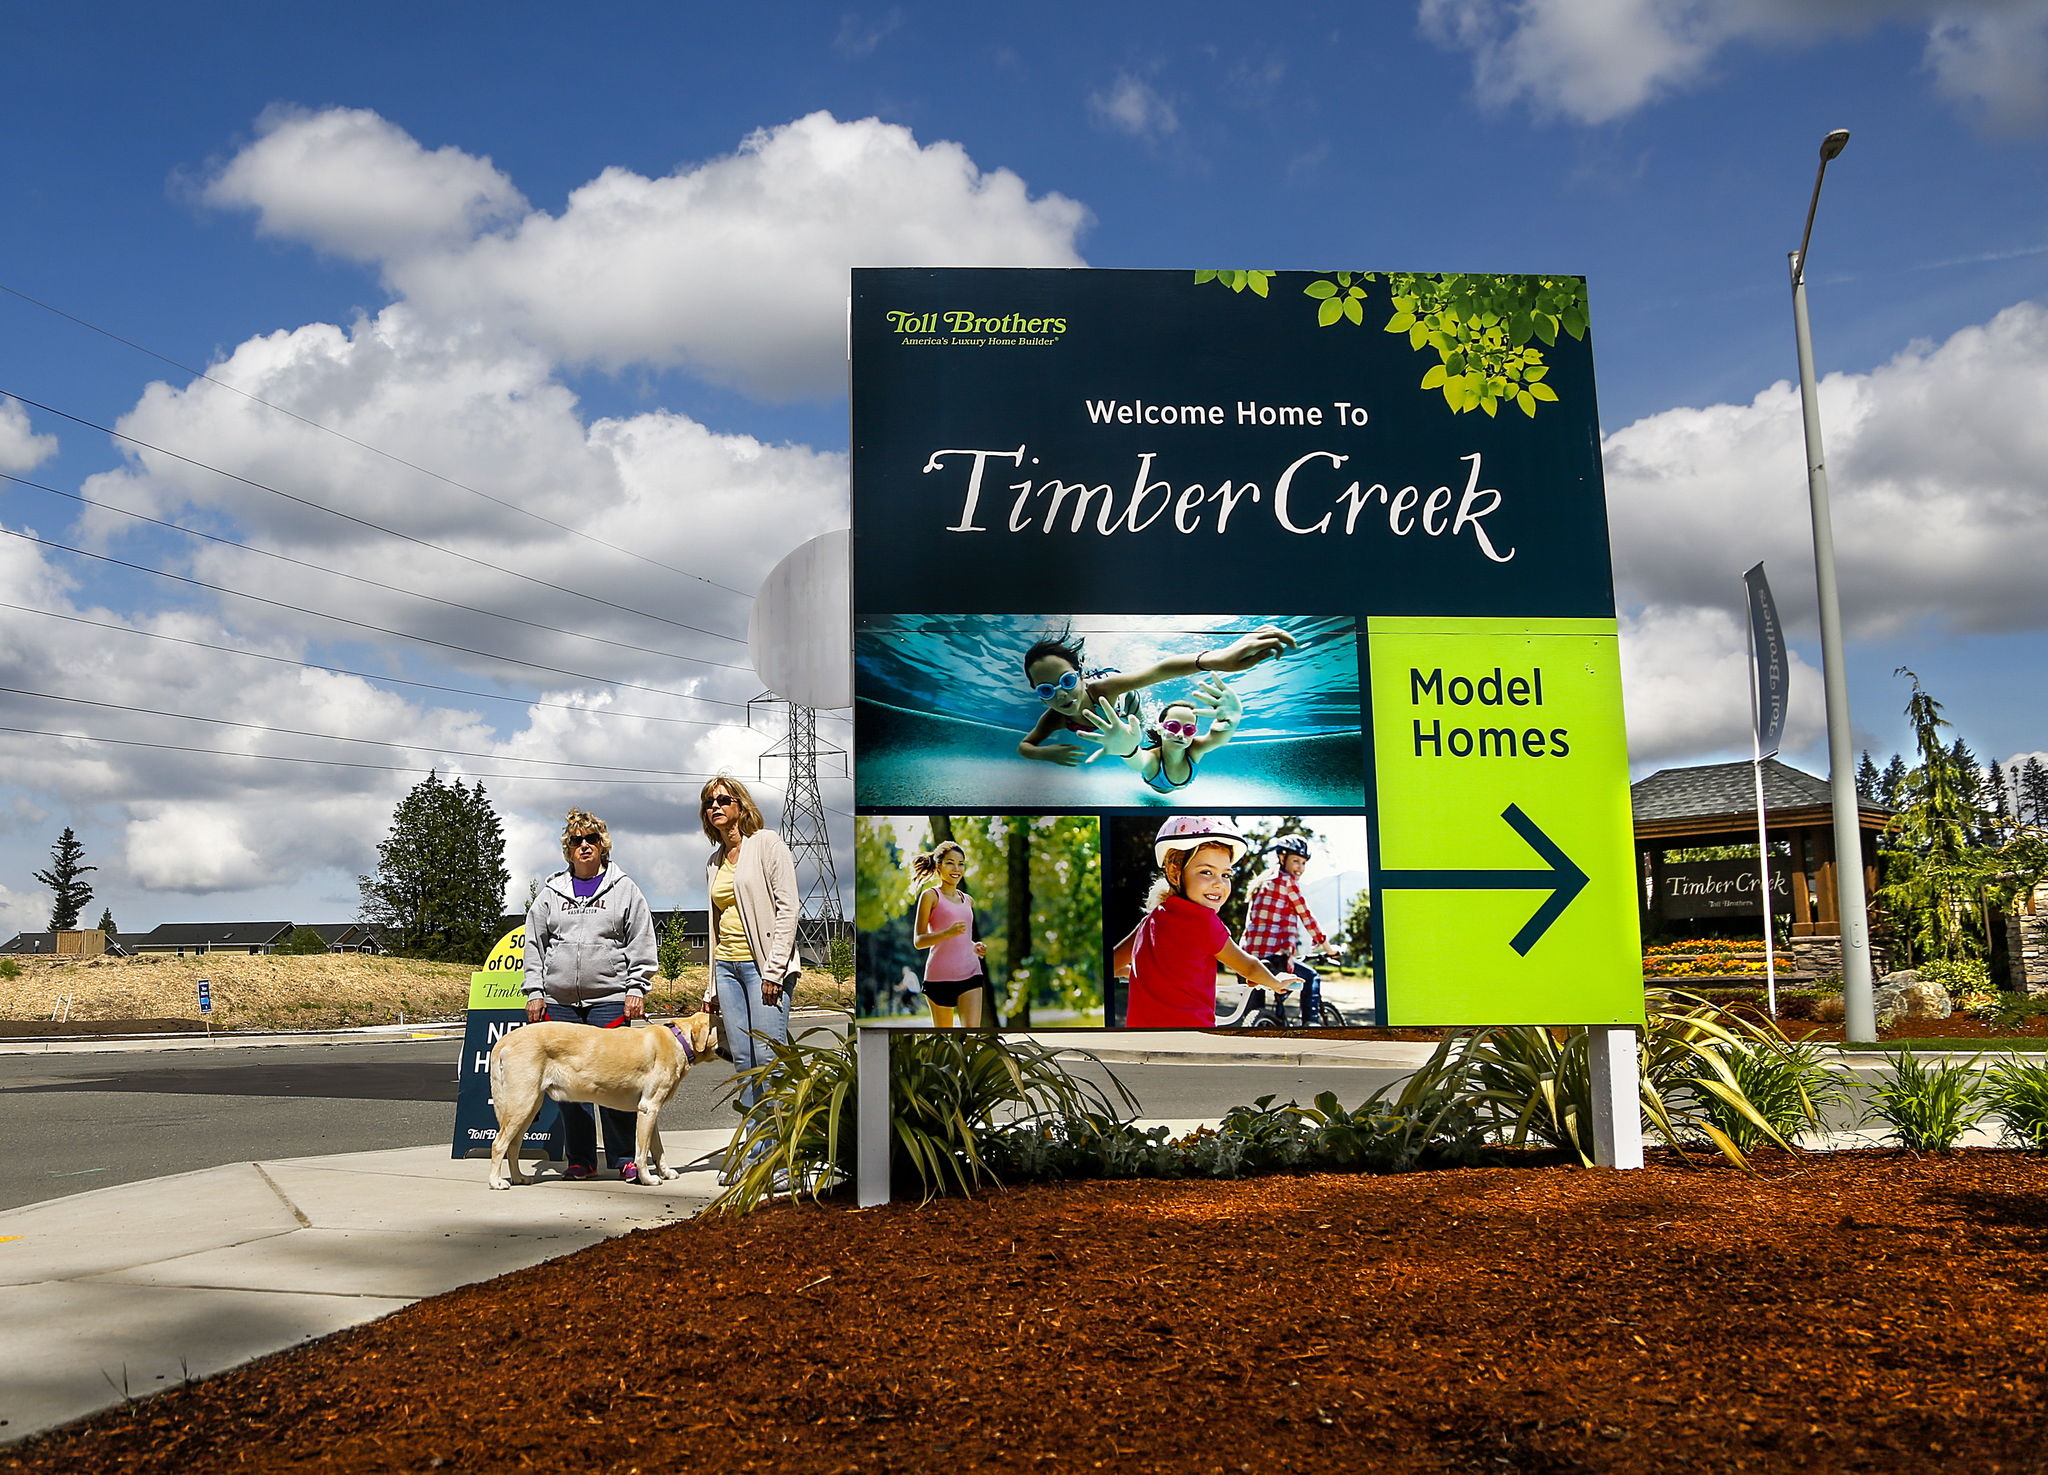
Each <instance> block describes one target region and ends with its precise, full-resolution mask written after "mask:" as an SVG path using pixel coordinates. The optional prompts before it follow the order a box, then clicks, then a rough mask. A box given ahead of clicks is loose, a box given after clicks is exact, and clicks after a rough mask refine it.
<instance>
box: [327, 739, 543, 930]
mask: <svg viewBox="0 0 2048 1475" xmlns="http://www.w3.org/2000/svg"><path fill="white" fill-rule="evenodd" d="M510 880H511V873H510V872H508V871H507V870H506V869H505V836H504V831H503V830H502V828H501V827H500V826H499V823H498V815H497V811H496V810H494V809H493V808H492V807H491V802H490V799H489V798H488V797H487V796H486V795H485V793H484V788H483V785H482V784H478V785H477V786H476V787H475V788H473V789H472V788H470V787H469V786H468V785H466V784H464V783H463V782H462V781H461V780H460V779H457V780H456V781H455V782H454V783H453V784H444V783H443V782H441V777H440V775H439V774H438V773H429V774H428V775H427V776H426V778H424V779H423V780H421V781H420V782H419V783H418V784H417V785H415V786H414V788H413V790H412V792H411V793H409V794H407V795H406V796H405V797H404V798H403V799H401V800H399V802H398V808H397V809H396V810H395V811H394V812H393V813H392V816H391V835H390V838H389V839H387V840H385V842H384V843H383V844H382V845H379V846H378V847H377V873H376V874H375V875H374V876H361V877H358V878H357V885H358V889H359V890H360V891H361V893H362V898H363V901H362V913H361V915H362V920H363V921H365V922H367V923H370V924H372V925H374V926H379V927H382V928H384V929H385V930H386V935H387V936H388V937H389V939H390V950H391V951H392V952H394V953H398V954H400V955H402V956H405V957H414V958H436V959H440V960H442V961H445V962H482V961H483V959H484V958H485V957H486V956H487V955H488V954H489V952H490V950H491V944H492V943H494V942H496V941H497V938H498V922H499V919H500V917H501V916H502V915H503V913H502V908H503V906H504V899H505V886H506V883H507V882H509V881H510Z"/></svg>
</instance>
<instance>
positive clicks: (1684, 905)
mask: <svg viewBox="0 0 2048 1475" xmlns="http://www.w3.org/2000/svg"><path fill="white" fill-rule="evenodd" d="M1762 879H1763V878H1762V877H1760V876H1758V875H1757V868H1756V862H1755V861H1753V860H1687V861H1678V862H1675V863H1673V864H1671V865H1667V866H1665V867H1664V868H1663V869H1662V870H1661V871H1660V872H1659V873H1658V875H1657V895H1656V902H1655V905H1656V910H1657V915H1658V916H1660V917H1755V916H1761V915H1762V909H1761V908H1760V907H1759V906H1758V905H1757V892H1758V890H1759V888H1760V886H1761V885H1762ZM1771 903H1772V905H1771V910H1772V911H1775V912H1789V911H1790V910H1792V879H1791V876H1790V875H1789V874H1788V870H1787V868H1786V867H1785V865H1784V863H1783V862H1782V861H1781V862H1777V863H1774V864H1773V865H1772V867H1771Z"/></svg>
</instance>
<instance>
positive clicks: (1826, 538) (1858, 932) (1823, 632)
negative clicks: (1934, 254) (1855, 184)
mask: <svg viewBox="0 0 2048 1475" xmlns="http://www.w3.org/2000/svg"><path fill="white" fill-rule="evenodd" d="M1848 142H1849V130H1848V129H1846V128H1837V129H1836V130H1835V131H1834V132H1832V133H1830V134H1829V135H1828V136H1827V137H1826V138H1825V139H1824V140H1822V142H1821V146H1820V168H1819V170H1818V171H1817V172H1816V173H1815V174H1814V176H1813V199H1812V202H1811V203H1809V204H1808V205H1807V207H1806V229H1805V231H1804V232H1803V233H1802V234H1801V235H1800V237H1799V249H1798V250H1797V251H1795V252H1793V253H1792V259H1791V266H1792V326H1793V332H1794V334H1795V335H1796V336H1797V338H1798V342H1799V404H1800V409H1801V410H1802V411H1803V413H1804V416H1805V421H1806V492H1807V499H1808V501H1809V502H1810V503H1811V505H1812V509H1813V573H1814V583H1815V585H1816V586H1817V592H1818V594H1819V596H1820V654H1821V676H1822V682H1823V685H1824V687H1825V689H1826V692H1827V714H1828V770H1829V771H1828V785H1829V788H1830V790H1831V791H1832V794H1833V799H1834V822H1835V823H1834V832H1835V897H1836V905H1835V910H1836V912H1837V914H1838V915H1839V916H1840V918H1841V943H1842V1006H1843V1016H1844V1017H1843V1021H1842V1024H1843V1030H1842V1032H1843V1034H1844V1035H1846V1036H1847V1037H1848V1038H1849V1039H1850V1040H1852V1041H1863V1042H1871V1041H1875V1040H1876V1039H1877V1013H1876V1009H1875V1007H1874V1006H1873V1004H1872V1002H1871V979H1870V913H1869V903H1868V901H1867V899H1866V898H1865V896H1864V892H1863V827H1862V825H1861V823H1860V822H1859V819H1858V816H1857V799H1856V770H1855V767H1854V765H1853V762H1852V760H1851V758H1850V747H1851V742H1850V730H1849V677H1848V672H1847V669H1846V662H1845V660H1844V658H1843V654H1842V602H1841V595H1840V591H1839V589H1838V588H1837V585H1836V582H1835V531H1834V520H1833V518H1832V517H1831V516H1830V514H1829V511H1828V472H1827V463H1826V460H1825V458H1824V457H1823V456H1822V454H1821V444H1820V404H1819V400H1818V398H1817V397H1816V395H1815V392H1814V384H1813V330H1812V329H1811V327H1809V326H1808V324H1807V320H1806V247H1807V243H1808V242H1809V241H1810V240H1811V239H1812V238H1813V216H1814V212H1815V211H1816V210H1818V209H1819V208H1820V186H1821V181H1822V180H1823V179H1825V178H1826V177H1827V172H1828V161H1829V160H1830V159H1833V158H1834V157H1835V156H1836V155H1838V154H1840V153H1841V152H1842V150H1843V148H1844V147H1846V146H1847V144H1848Z"/></svg>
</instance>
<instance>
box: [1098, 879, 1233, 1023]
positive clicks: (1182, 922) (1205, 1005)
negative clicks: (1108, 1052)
mask: <svg viewBox="0 0 2048 1475" xmlns="http://www.w3.org/2000/svg"><path fill="white" fill-rule="evenodd" d="M1229 941H1230V929H1229V928H1228V927H1225V926H1224V925H1223V919H1222V918H1221V917H1219V916H1217V915H1216V913H1214V912H1212V911H1210V910H1209V909H1208V908H1207V907H1205V906H1202V905H1201V904H1199V903H1197V902H1192V901H1189V900H1188V899H1187V898H1186V897H1184V896H1169V897H1167V898H1166V900H1164V901H1162V902H1160V903H1159V905H1158V906H1156V907H1154V908H1153V909H1152V910H1151V911H1149V912H1147V913H1146V914H1145V920H1144V921H1142V922H1140V923H1139V924H1138V941H1137V943H1136V945H1135V946H1134V947H1133V948H1132V950H1131V1001H1130V1008H1129V1010H1128V1011H1127V1012H1126V1013H1125V1015H1124V1023H1125V1024H1128V1025H1133V1026H1135V1027H1137V1028H1140V1029H1191V1028H1192V1029H1209V1028H1211V1027H1212V1026H1213V1025H1214V1024H1215V1023H1216V955H1217V954H1218V953H1220V952H1222V951H1223V947H1224V944H1225V943H1227V942H1229Z"/></svg>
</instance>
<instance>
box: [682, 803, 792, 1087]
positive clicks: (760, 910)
mask: <svg viewBox="0 0 2048 1475" xmlns="http://www.w3.org/2000/svg"><path fill="white" fill-rule="evenodd" d="M699 812H700V814H701V816H702V819H703V823H704V833H705V834H706V835H707V836H709V837H710V839H711V841H712V843H713V849H712V852H711V860H710V863H709V865H708V867H707V868H706V871H705V880H706V883H707V888H706V889H707V890H709V892H710V894H711V982H710V985H709V987H707V988H706V989H705V992H704V1002H705V1004H706V1006H707V1007H709V1008H711V1009H712V1010H714V1011H716V1012H717V1014H718V1015H719V1032H720V1035H721V1036H722V1037H723V1038H724V1040H725V1041H726V1042H727V1044H728V1045H729V1046H730V1048H731V1050H732V1063H733V1067H734V1069H736V1070H749V1069H751V1068H753V1067H754V1066H757V1065H766V1064H767V1063H768V1062H769V1061H770V1060H772V1059H773V1058H774V1055H773V1052H772V1051H770V1049H769V1048H768V1046H769V1044H770V1042H781V1041H786V1040H787V1039H788V1038H789V1004H790V994H791V993H792V991H793V990H794V989H795V987H796V975H797V969H798V966H799V965H798V962H797V956H796V922H797V914H798V912H799V911H800V910H801V905H802V903H801V900H800V898H799V897H798V896H797V890H796V862H795V861H794V860H792V859H791V858H790V854H789V847H788V846H787V845H785V844H783V843H782V837H781V836H780V835H778V834H776V833H775V831H773V830H771V829H768V828H766V826H765V823H764V821H763V820H762V818H761V811H760V809H759V808H758V807H757V806H756V805H755V803H754V799H753V796H752V795H751V794H749V793H748V792H747V786H746V785H745V784H743V783H741V782H740V781H739V780H738V779H736V778H715V779H713V780H711V782H709V783H707V784H706V785H704V794H703V798H702V800H701V801H700V810H699ZM762 1094H763V1092H762V1086H761V1084H760V1082H758V1081H754V1082H750V1083H749V1084H748V1085H747V1086H746V1088H745V1089H744V1090H742V1091H741V1092H740V1096H739V1105H740V1110H742V1111H745V1110H747V1109H748V1108H750V1107H752V1106H753V1104H754V1103H755V1102H756V1101H758V1100H760V1099H761V1096H762Z"/></svg>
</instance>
